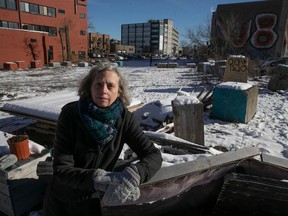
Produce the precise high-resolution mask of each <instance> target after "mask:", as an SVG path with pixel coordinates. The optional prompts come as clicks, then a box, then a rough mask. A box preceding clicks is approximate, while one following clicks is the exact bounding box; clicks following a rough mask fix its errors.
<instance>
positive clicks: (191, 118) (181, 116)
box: [172, 96, 204, 146]
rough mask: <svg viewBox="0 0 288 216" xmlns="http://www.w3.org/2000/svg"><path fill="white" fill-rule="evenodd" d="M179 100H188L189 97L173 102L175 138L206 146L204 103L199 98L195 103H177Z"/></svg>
mask: <svg viewBox="0 0 288 216" xmlns="http://www.w3.org/2000/svg"><path fill="white" fill-rule="evenodd" d="M179 98H181V99H183V98H186V99H187V96H178V97H177V98H176V99H175V100H173V101H172V110H173V119H174V133H175V136H177V137H180V138H182V139H185V140H188V141H190V142H193V143H196V144H199V145H203V146H204V118H203V112H204V108H203V103H202V102H201V101H199V100H198V99H197V98H196V100H195V99H194V102H193V101H192V102H191V100H190V101H189V103H177V101H176V100H178V99H179Z"/></svg>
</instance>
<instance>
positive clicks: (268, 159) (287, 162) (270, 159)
mask: <svg viewBox="0 0 288 216" xmlns="http://www.w3.org/2000/svg"><path fill="white" fill-rule="evenodd" d="M261 161H263V162H265V163H269V164H273V165H275V166H280V167H284V168H288V159H285V158H279V157H275V156H272V155H268V154H263V153H262V154H261Z"/></svg>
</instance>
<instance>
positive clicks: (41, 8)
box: [39, 5, 48, 16]
mask: <svg viewBox="0 0 288 216" xmlns="http://www.w3.org/2000/svg"><path fill="white" fill-rule="evenodd" d="M39 11H40V14H41V15H44V16H48V12H47V7H45V6H41V5H40V6H39Z"/></svg>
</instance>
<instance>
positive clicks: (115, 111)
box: [78, 98, 123, 148]
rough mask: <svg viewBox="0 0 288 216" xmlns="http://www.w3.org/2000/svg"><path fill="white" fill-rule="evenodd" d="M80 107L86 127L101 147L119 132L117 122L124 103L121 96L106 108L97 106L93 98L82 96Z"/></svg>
mask: <svg viewBox="0 0 288 216" xmlns="http://www.w3.org/2000/svg"><path fill="white" fill-rule="evenodd" d="M78 107H79V114H80V117H81V119H82V121H83V123H84V125H85V127H86V128H87V130H88V131H89V133H90V134H91V135H92V137H93V138H94V139H95V141H96V144H97V145H98V147H99V148H100V147H102V146H103V145H104V144H106V143H108V142H109V141H110V140H112V139H113V137H114V136H115V135H116V134H117V129H116V128H115V124H116V121H117V120H118V118H119V117H120V116H121V113H122V110H123V104H122V102H121V101H120V99H119V98H117V99H116V101H115V102H114V103H113V104H112V105H111V106H109V107H105V108H102V107H98V106H96V105H95V104H94V103H93V101H92V99H91V98H80V99H79V103H78Z"/></svg>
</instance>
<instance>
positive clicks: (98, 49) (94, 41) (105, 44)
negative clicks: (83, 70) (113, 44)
mask: <svg viewBox="0 0 288 216" xmlns="http://www.w3.org/2000/svg"><path fill="white" fill-rule="evenodd" d="M88 44H89V53H95V54H99V55H102V56H105V55H107V54H109V53H110V35H109V34H99V33H89V34H88Z"/></svg>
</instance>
